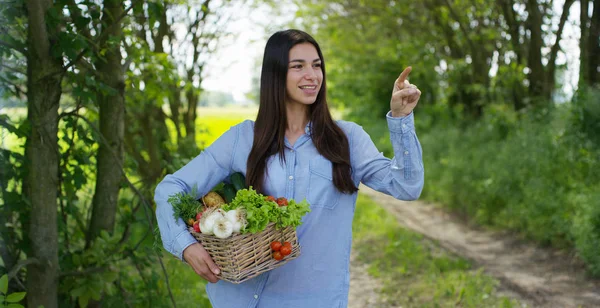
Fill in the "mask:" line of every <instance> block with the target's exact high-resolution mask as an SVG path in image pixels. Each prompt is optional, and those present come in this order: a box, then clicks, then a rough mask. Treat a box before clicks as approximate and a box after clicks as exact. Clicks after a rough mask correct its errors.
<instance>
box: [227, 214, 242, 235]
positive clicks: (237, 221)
mask: <svg viewBox="0 0 600 308" xmlns="http://www.w3.org/2000/svg"><path fill="white" fill-rule="evenodd" d="M225 218H227V220H229V221H230V222H231V224H232V225H233V232H234V233H239V232H240V231H241V230H242V229H243V228H245V227H246V224H247V222H246V211H245V210H243V209H236V210H231V211H228V212H226V213H225Z"/></svg>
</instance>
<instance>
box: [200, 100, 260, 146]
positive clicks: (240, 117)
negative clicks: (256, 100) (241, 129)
mask: <svg viewBox="0 0 600 308" xmlns="http://www.w3.org/2000/svg"><path fill="white" fill-rule="evenodd" d="M257 112H258V108H257V107H228V108H213V107H203V108H199V109H198V116H197V118H196V127H198V128H199V129H200V133H198V134H197V135H196V136H197V137H196V143H197V144H198V145H200V147H202V148H204V147H206V146H209V145H210V144H211V143H213V142H214V141H215V140H217V138H219V136H221V135H222V134H223V133H224V132H226V131H227V130H228V129H229V128H230V127H231V126H234V125H236V124H238V123H240V122H242V121H244V120H248V119H249V120H254V119H255V118H256V114H257Z"/></svg>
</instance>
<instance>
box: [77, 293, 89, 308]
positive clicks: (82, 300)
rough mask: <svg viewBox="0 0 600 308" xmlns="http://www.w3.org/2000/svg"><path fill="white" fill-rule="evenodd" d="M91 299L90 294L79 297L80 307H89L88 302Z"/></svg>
mask: <svg viewBox="0 0 600 308" xmlns="http://www.w3.org/2000/svg"><path fill="white" fill-rule="evenodd" d="M89 301H90V298H89V296H88V295H82V296H80V297H79V298H78V299H77V302H78V303H79V307H83V308H85V307H87V305H88V302H89Z"/></svg>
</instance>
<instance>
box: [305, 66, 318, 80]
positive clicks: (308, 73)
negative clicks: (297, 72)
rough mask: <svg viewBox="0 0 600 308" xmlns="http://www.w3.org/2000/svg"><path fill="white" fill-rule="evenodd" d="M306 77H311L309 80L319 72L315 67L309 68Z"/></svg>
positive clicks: (314, 77)
mask: <svg viewBox="0 0 600 308" xmlns="http://www.w3.org/2000/svg"><path fill="white" fill-rule="evenodd" d="M304 78H306V79H309V80H314V79H316V78H317V74H316V73H315V70H314V69H312V68H309V69H308V71H307V72H306V74H304Z"/></svg>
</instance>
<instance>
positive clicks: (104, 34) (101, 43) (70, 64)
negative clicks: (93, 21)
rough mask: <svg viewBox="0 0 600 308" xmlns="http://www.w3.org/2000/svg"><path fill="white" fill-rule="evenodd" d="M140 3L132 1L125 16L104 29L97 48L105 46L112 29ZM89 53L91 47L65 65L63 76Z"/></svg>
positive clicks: (98, 39) (97, 39)
mask: <svg viewBox="0 0 600 308" xmlns="http://www.w3.org/2000/svg"><path fill="white" fill-rule="evenodd" d="M138 1H140V0H137V1H136V0H134V1H131V5H130V6H129V7H128V8H127V9H125V10H124V11H123V14H121V15H120V16H119V17H118V18H117V19H115V20H114V22H113V23H112V24H111V25H110V26H108V27H106V28H104V30H103V31H102V32H101V33H100V34H99V35H98V37H97V38H96V41H97V43H96V44H95V45H97V46H102V45H104V42H105V41H106V39H108V34H109V33H111V32H112V29H113V28H114V27H116V26H118V25H120V24H121V23H120V21H121V19H123V18H125V16H127V14H128V13H129V11H131V9H133V7H134V6H135V5H136V4H137V2H138ZM89 51H90V48H89V47H87V48H84V49H83V50H82V51H81V52H80V53H79V54H78V55H77V56H75V59H73V60H72V61H71V62H69V63H68V64H67V65H65V67H64V68H63V74H64V73H66V72H67V70H68V69H69V68H71V66H73V65H75V63H77V62H79V60H80V59H81V58H83V56H84V55H85V54H86V53H87V52H89Z"/></svg>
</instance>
